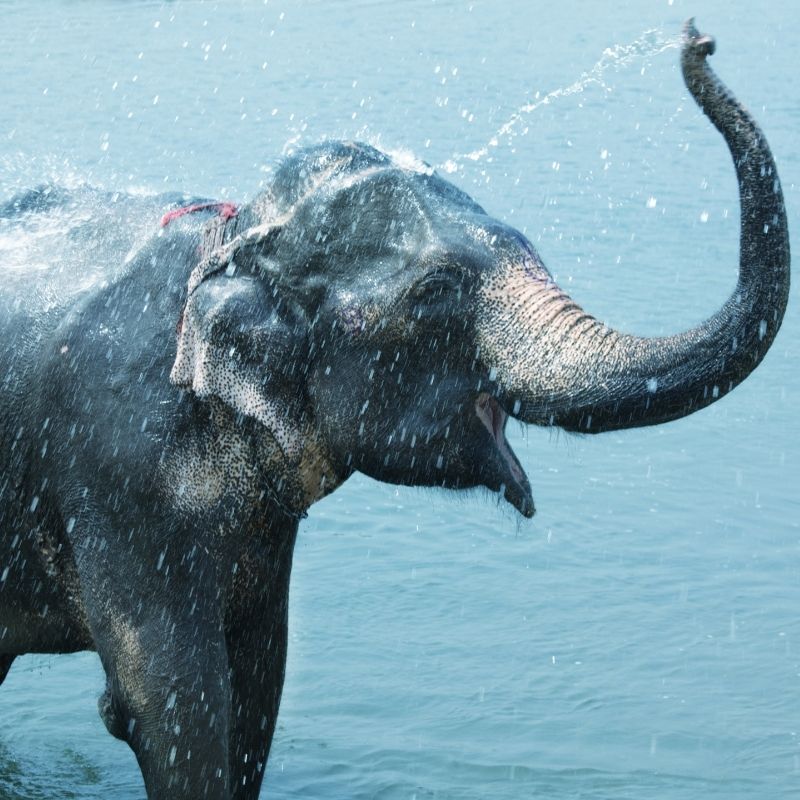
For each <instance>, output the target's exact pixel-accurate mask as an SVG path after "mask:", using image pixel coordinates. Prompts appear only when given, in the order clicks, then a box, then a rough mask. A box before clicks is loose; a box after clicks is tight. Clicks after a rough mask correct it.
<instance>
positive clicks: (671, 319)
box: [0, 0, 800, 800]
mask: <svg viewBox="0 0 800 800" xmlns="http://www.w3.org/2000/svg"><path fill="white" fill-rule="evenodd" d="M614 5H615V10H614V11H613V13H612V12H611V11H609V10H608V5H607V4H600V3H595V2H589V0H562V2H560V3H557V4H536V3H531V2H529V0H495V1H494V2H491V1H490V0H485V1H482V0H458V1H456V0H397V2H393V3H391V4H389V3H378V2H373V1H371V0H348V1H347V2H345V1H344V0H330V1H328V0H325V1H323V0H270V2H268V3H266V4H261V3H244V2H230V3H214V2H205V3H202V2H197V3H189V2H174V3H165V4H161V3H155V2H130V3H118V2H112V1H111V0H108V1H106V2H103V1H101V0H98V2H92V3H67V2H61V3H59V2H49V3H35V4H28V3H22V2H16V1H15V0H12V1H11V2H9V1H8V0H6V1H5V2H2V3H0V11H2V17H3V23H2V26H0V48H2V51H3V53H4V59H3V61H4V68H3V74H2V77H0V86H2V105H1V106H0V201H1V200H3V199H7V198H8V197H10V196H12V195H13V194H14V193H16V192H18V191H20V190H21V189H25V188H30V187H33V186H36V185H38V184H41V183H42V182H47V181H50V182H54V183H56V184H59V185H63V186H68V187H72V188H75V187H80V186H83V185H85V184H89V185H91V186H95V187H100V188H104V189H108V190H112V191H119V192H128V193H133V194H136V195H137V196H139V197H149V196H151V195H155V194H157V193H160V192H164V191H181V192H187V193H190V194H200V195H207V196H213V197H219V198H230V199H235V200H242V199H247V198H248V197H251V196H252V195H253V194H254V193H255V192H257V191H258V189H259V188H260V186H261V185H262V182H263V181H265V180H267V179H268V177H269V172H270V170H271V169H272V168H273V166H274V165H275V163H276V160H277V159H278V158H279V157H280V155H281V153H282V152H284V151H285V150H287V149H290V148H291V147H293V146H297V145H301V144H310V143H314V142H318V141H320V140H321V139H323V138H326V137H330V138H336V137H356V138H361V139H365V140H367V141H370V142H372V143H374V144H378V145H380V146H383V147H386V148H391V149H393V150H404V151H408V152H409V153H413V154H414V155H416V156H418V157H420V158H423V159H425V160H426V161H428V162H429V163H431V164H433V165H435V166H436V167H437V169H439V171H440V172H442V173H444V174H446V175H448V177H449V178H450V179H451V180H453V181H454V182H455V183H456V184H458V185H459V186H460V187H461V188H463V189H465V190H466V191H468V192H469V193H470V194H472V195H473V196H474V197H475V199H476V200H477V201H478V202H479V203H480V204H481V205H483V206H484V207H485V208H486V209H487V210H489V211H490V212H491V213H493V214H494V215H496V216H498V217H500V218H502V219H504V220H506V221H508V222H510V223H512V224H514V225H516V226H517V227H519V228H520V229H521V230H523V231H524V232H525V233H526V235H527V236H528V237H529V238H530V239H531V240H532V241H533V242H534V244H535V245H536V247H537V248H538V249H539V251H540V252H541V254H542V256H543V258H544V260H545V262H546V263H547V264H548V265H549V267H550V269H551V271H553V272H554V273H555V274H556V276H557V278H558V280H559V282H560V283H561V284H562V285H563V286H564V287H565V288H567V289H568V290H569V291H570V293H571V294H572V295H573V296H574V297H575V298H576V299H577V300H578V301H579V302H581V303H582V304H583V305H584V306H585V307H586V308H587V309H588V310H589V311H591V312H592V313H594V314H595V315H597V316H599V317H601V318H603V319H604V320H606V321H607V322H609V323H611V324H613V325H615V326H617V327H619V328H622V329H625V330H629V331H635V332H638V333H645V334H666V333H672V332H675V331H678V330H680V329H682V328H684V327H687V326H689V325H692V324H695V323H696V322H698V321H699V320H701V319H702V318H703V317H705V316H707V315H708V314H710V313H712V312H713V311H714V310H715V309H716V307H717V306H718V305H719V304H721V303H722V301H723V300H724V298H725V297H726V296H727V293H728V292H729V291H730V290H731V289H732V287H733V285H734V282H735V274H736V273H735V270H736V261H737V245H738V242H737V236H738V201H737V196H736V183H735V180H734V174H733V169H732V167H731V164H730V159H729V156H728V155H727V152H726V150H725V147H724V144H723V142H722V140H721V139H720V137H719V135H718V134H717V133H716V132H715V131H714V130H713V129H712V128H711V126H710V124H709V123H708V122H707V120H705V119H704V118H703V117H702V116H701V115H700V114H699V112H698V111H697V109H696V108H695V106H694V105H693V103H692V102H691V100H690V99H689V98H688V95H687V92H686V90H685V88H684V87H683V84H682V82H681V78H680V72H679V70H678V68H677V64H678V49H677V46H676V43H677V37H678V34H679V31H680V27H681V23H682V21H683V19H684V18H686V17H688V16H690V15H691V14H692V13H697V14H698V15H701V16H700V17H699V19H698V24H699V26H700V27H701V28H703V29H707V30H709V31H710V32H712V33H714V34H715V35H716V36H717V38H718V45H719V47H718V52H717V54H716V55H715V56H714V57H713V65H714V67H715V68H716V69H717V71H718V73H719V74H720V75H721V76H722V77H723V78H724V80H726V82H727V83H728V84H729V86H730V87H731V88H732V89H733V90H734V91H735V92H736V93H737V94H738V95H739V96H740V97H741V98H742V99H743V100H744V101H745V102H746V103H747V104H748V105H749V107H750V108H751V109H752V110H753V111H754V113H755V115H756V116H757V117H758V119H759V121H760V122H761V124H762V126H763V128H764V130H765V132H766V134H767V136H768V137H769V140H770V142H771V145H772V148H773V151H774V153H775V155H776V159H777V162H778V166H779V169H780V172H781V176H782V179H783V184H784V189H785V192H786V200H787V204H788V209H789V215H790V226H791V230H792V233H793V234H795V235H796V234H797V232H798V231H800V219H798V214H797V209H798V208H800V197H799V196H798V195H799V194H800V192H799V191H798V182H800V160H799V159H798V149H797V131H798V130H800V98H798V89H797V84H796V82H795V73H796V66H797V64H796V55H795V44H796V42H797V41H798V40H800V15H798V14H797V12H796V9H795V7H794V5H793V4H792V3H790V2H788V0H778V1H777V2H774V3H770V4H768V5H765V6H763V7H762V8H761V10H760V11H759V12H758V14H757V15H752V12H751V6H750V4H747V3H744V2H741V1H740V0H728V1H727V2H722V0H706V2H703V3H702V5H701V4H699V3H690V2H688V0H663V1H660V2H656V0H652V2H651V1H648V2H645V0H638V1H636V2H634V0H628V2H621V3H617V4H614ZM56 233H57V232H56ZM19 235H23V234H21V233H20V234H19ZM24 235H27V236H31V237H33V236H35V232H33V233H32V232H30V231H28V232H27V233H26V234H24ZM48 235H49V237H50V238H49V239H46V238H45V239H43V241H45V242H46V244H47V247H58V237H57V235H54V234H53V231H50V232H49V234H48ZM4 236H6V239H5V240H3V239H2V238H1V237H0V267H2V268H5V269H12V268H13V269H18V268H20V265H19V264H16V263H13V258H12V256H11V255H10V254H13V253H19V252H20V247H21V245H20V242H19V241H9V240H8V236H13V233H9V232H8V231H5V232H4ZM22 244H23V245H24V247H28V245H30V248H29V249H30V252H39V251H41V250H42V247H44V245H41V244H40V245H37V244H36V242H30V243H25V242H23V243H22ZM24 247H23V249H24ZM37 247H38V250H37ZM795 250H798V251H800V248H798V247H797V246H796V239H795ZM45 251H46V248H45ZM45 260H46V259H45ZM41 266H42V265H39V267H40V268H41ZM44 266H45V267H46V264H45V265H44ZM793 295H794V296H793V297H792V299H791V301H790V306H789V310H788V313H787V317H786V320H785V322H784V328H783V330H782V331H781V333H780V334H779V336H778V339H777V341H776V343H775V345H774V346H773V348H772V350H771V352H770V353H769V354H768V356H767V358H766V359H765V361H764V363H763V364H762V366H761V367H760V368H759V369H758V370H757V371H756V372H755V373H754V375H753V376H752V377H751V378H750V379H749V380H748V381H747V382H746V383H745V384H744V385H742V386H741V387H740V388H738V389H737V390H736V391H735V392H734V393H733V394H732V395H730V396H729V397H726V398H724V399H723V400H722V401H721V402H720V403H718V404H716V405H714V406H712V407H710V408H709V409H707V410H704V411H702V412H700V413H698V414H696V415H694V416H692V417H690V418H687V419H684V420H681V421H679V422H676V423H673V424H670V425H667V426H664V427H658V428H653V429H643V430H638V431H636V430H634V431H627V432H622V433H612V434H606V435H604V436H600V437H583V438H581V437H572V436H566V435H563V434H562V435H560V436H558V435H554V434H551V433H548V432H546V431H542V430H535V429H529V430H526V431H524V432H523V431H518V430H516V429H514V430H513V431H512V432H511V435H510V438H511V440H512V444H513V445H514V447H515V449H516V450H517V452H518V454H519V455H520V458H521V460H522V462H523V464H524V466H525V467H526V469H527V470H528V473H529V475H530V478H531V482H532V485H533V487H534V496H535V498H536V500H537V506H538V514H537V516H536V517H535V518H534V519H533V520H532V521H531V522H524V523H521V522H519V521H518V520H517V519H516V518H515V516H514V513H513V512H512V511H511V510H510V509H508V508H504V507H498V505H497V503H496V501H495V500H494V499H493V498H491V497H486V496H482V495H480V494H478V495H470V496H466V497H465V496H462V495H455V494H452V493H445V492H434V491H430V490H413V489H405V488H400V489H398V488H396V487H394V486H389V485H382V484H378V483H375V482H373V481H371V480H368V479H366V478H363V477H358V476H357V477H355V478H354V479H352V480H351V481H349V482H348V483H347V484H346V485H345V486H344V487H342V488H341V489H339V490H338V491H337V492H335V493H334V494H333V495H332V496H330V497H329V498H327V499H326V500H325V501H323V502H321V503H319V504H318V505H317V506H315V507H314V508H313V509H312V511H311V514H310V516H309V519H308V520H307V521H306V522H305V523H304V524H303V526H302V528H301V533H300V536H299V540H298V545H297V551H296V556H295V566H294V573H293V579H292V594H291V630H290V636H291V639H290V652H289V663H288V669H287V680H286V687H285V692H284V699H283V704H282V708H281V715H280V719H279V724H278V729H277V732H276V737H275V742H274V745H273V751H272V755H271V758H270V762H269V766H268V770H267V777H266V783H265V787H266V788H265V792H264V794H265V795H266V796H269V797H274V798H323V799H324V800H328V799H330V800H334V799H336V798H359V799H360V798H380V800H395V799H397V800H400V799H401V798H402V799H403V800H414V799H415V798H416V800H423V799H426V798H436V799H437V800H445V799H447V800H478V798H486V797H492V798H496V799H497V800H506V799H507V800H517V799H518V798H534V797H536V798H558V799H559V800H560V799H561V798H590V799H591V800H601V798H602V799H605V798H608V800H612V799H613V800H619V799H620V798H622V799H624V798H631V800H633V798H636V800H640V798H645V797H646V798H658V800H679V799H680V800H683V799H684V798H685V799H686V800H690V799H691V800H694V798H697V797H701V796H702V797H704V798H720V800H722V799H723V798H724V799H725V800H735V799H737V798H742V800H744V798H748V800H749V799H750V798H755V797H758V798H775V799H776V800H777V798H790V797H792V798H793V797H797V796H798V793H800V625H798V610H800V523H799V522H798V520H799V518H800V514H799V513H798V512H800V501H798V491H797V486H798V473H799V472H800V423H799V422H798V414H797V407H798V400H800V370H799V369H798V364H799V362H798V341H800V323H798V300H799V299H800V298H798V297H797V296H796V295H797V291H793ZM102 687H103V676H102V673H101V669H100V666H99V662H98V661H97V659H96V657H95V656H94V654H90V653H82V654H77V655H74V656H28V657H25V658H21V659H19V660H18V661H17V662H16V663H15V665H14V667H13V669H12V670H11V673H10V674H9V677H8V679H7V681H6V683H5V684H4V685H3V687H2V689H0V798H23V799H24V800H33V798H48V799H49V798H53V799H55V798H65V797H76V798H108V797H114V798H121V799H122V800H129V799H131V800H132V799H133V798H142V797H143V796H144V790H143V784H142V782H141V778H140V775H139V772H138V769H137V765H136V762H135V759H134V757H133V755H132V754H131V752H130V751H129V750H128V749H127V747H126V746H125V745H124V744H122V743H120V742H118V741H116V740H114V739H112V738H111V737H110V736H109V735H108V734H107V733H106V731H105V729H104V727H103V725H102V723H101V721H100V719H99V717H98V716H97V713H96V707H95V701H96V697H97V695H98V694H99V693H100V691H101V690H102Z"/></svg>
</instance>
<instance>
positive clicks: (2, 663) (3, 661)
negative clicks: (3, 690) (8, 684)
mask: <svg viewBox="0 0 800 800" xmlns="http://www.w3.org/2000/svg"><path fill="white" fill-rule="evenodd" d="M15 658H16V656H9V655H0V685H2V683H3V681H4V680H5V679H6V675H8V671H9V670H10V669H11V662H12V661H13V660H14V659H15Z"/></svg>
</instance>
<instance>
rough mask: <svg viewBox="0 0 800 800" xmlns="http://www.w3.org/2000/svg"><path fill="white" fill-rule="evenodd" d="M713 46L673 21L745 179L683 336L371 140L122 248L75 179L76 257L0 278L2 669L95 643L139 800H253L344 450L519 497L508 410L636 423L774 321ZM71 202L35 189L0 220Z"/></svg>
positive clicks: (566, 421)
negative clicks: (722, 290)
mask: <svg viewBox="0 0 800 800" xmlns="http://www.w3.org/2000/svg"><path fill="white" fill-rule="evenodd" d="M712 52H713V41H712V40H711V39H710V38H709V37H707V36H701V35H700V34H699V33H698V32H697V31H696V29H695V28H694V27H693V25H691V24H687V28H686V30H685V34H684V44H683V49H682V54H681V63H682V67H683V75H684V79H685V81H686V85H687V86H688V88H689V91H690V92H691V94H692V96H693V97H694V98H695V100H696V101H697V102H698V104H699V105H700V107H701V108H702V109H703V111H704V112H705V113H706V114H707V115H708V117H709V118H710V119H711V121H712V122H713V124H714V125H715V126H716V127H717V128H718V129H719V131H720V132H721V133H722V135H723V137H724V138H725V141H726V142H727V144H728V147H729V148H730V151H731V154H732V156H733V161H734V165H735V168H736V174H737V177H738V183H739V192H740V199H741V257H740V270H739V279H738V285H737V287H736V290H735V291H734V293H733V295H732V296H731V297H730V298H729V299H728V300H727V302H726V303H725V304H724V305H723V306H722V308H721V309H720V310H719V311H718V312H717V313H716V314H715V315H714V316H713V317H711V318H710V319H709V320H707V321H706V322H705V323H703V324H702V325H700V326H699V327H697V328H694V329H693V330H689V331H687V332H685V333H681V334H679V335H676V336H670V337H664V338H652V339H650V338H639V337H636V336H630V335H623V334H621V333H618V332H617V331H615V330H612V329H611V328H608V327H606V326H605V325H603V324H602V323H601V322H599V321H598V320H596V319H595V318H594V317H592V316H590V315H589V314H587V313H586V312H584V311H583V310H582V309H581V308H580V307H579V306H578V305H576V304H575V303H574V302H573V301H572V300H571V299H570V298H569V297H568V296H567V295H566V294H565V293H564V292H563V291H562V290H561V289H560V288H559V287H558V286H557V285H556V284H555V283H554V282H553V280H552V278H551V276H550V274H549V273H548V271H547V269H546V268H545V267H544V265H543V264H542V262H541V260H540V258H539V256H538V254H537V253H536V251H535V250H534V248H533V247H532V246H531V244H530V243H529V242H528V241H527V240H526V239H525V238H524V237H523V236H522V235H521V234H520V233H518V232H517V231H515V230H513V229H511V228H510V227H508V226H507V225H504V224H503V223H501V222H498V221H497V220H495V219H492V218H491V217H490V216H488V215H487V213H486V212H485V211H484V210H483V209H482V208H481V207H480V206H479V205H477V204H476V203H475V202H474V201H473V200H471V199H470V198H469V197H468V196H467V195H466V194H464V193H463V192H461V191H459V190H458V189H457V188H455V187H454V186H453V185H451V184H450V183H448V182H446V181H444V180H443V179H442V178H440V177H439V176H438V175H436V174H435V173H434V172H433V171H432V170H430V169H427V168H419V169H414V168H410V167H408V166H407V165H400V164H398V163H396V162H395V161H393V160H392V158H391V157H390V156H388V155H386V154H385V153H382V152H380V151H378V150H377V149H375V148H373V147H370V146H367V145H363V144H357V143H349V142H337V143H328V144H324V145H320V146H317V147H312V148H309V149H304V150H301V151H299V152H297V153H296V154H294V155H292V156H291V157H289V158H287V159H286V160H285V161H284V162H283V164H282V166H281V167H280V168H279V169H278V170H277V172H276V173H275V175H274V179H273V180H272V182H271V185H270V186H269V188H268V189H267V190H266V191H264V192H263V193H262V194H260V195H259V196H258V197H256V198H255V200H253V201H252V202H251V203H250V204H248V205H247V206H245V207H243V208H241V209H235V208H233V207H231V206H229V205H224V204H223V205H216V204H199V205H195V206H194V207H192V208H189V209H181V210H175V211H173V212H172V213H171V214H169V215H168V216H167V217H166V218H165V220H164V222H165V224H164V226H163V227H162V228H161V229H160V230H159V231H158V233H157V234H156V235H154V236H152V237H151V238H150V240H149V241H148V242H147V243H146V244H145V245H144V246H142V247H141V248H140V249H138V251H136V252H134V253H132V254H131V255H130V256H129V257H128V258H123V254H124V252H125V250H126V248H128V247H129V246H130V245H131V239H130V238H126V230H127V229H128V228H129V227H133V223H134V221H135V220H136V219H137V217H136V215H137V213H138V214H139V215H140V217H142V218H143V219H144V218H145V217H146V220H145V221H146V222H147V224H150V222H151V221H152V216H148V214H150V213H151V212H148V213H147V214H145V213H144V212H142V211H141V210H140V211H138V212H137V210H136V208H135V207H134V205H133V203H132V201H131V205H130V206H129V207H124V201H123V200H120V199H119V198H116V197H109V198H106V200H104V201H103V203H104V204H105V205H106V206H107V208H104V209H102V208H101V209H99V210H98V200H97V197H93V198H91V203H90V205H92V207H93V208H95V211H96V216H97V217H98V220H97V221H96V222H94V223H93V222H87V223H86V225H87V228H86V230H85V231H84V236H83V239H82V242H83V243H84V244H83V260H82V262H80V263H77V264H76V263H74V261H70V263H69V264H68V265H66V266H65V265H61V267H59V269H57V270H53V269H51V270H44V271H41V270H40V271H38V272H34V271H31V272H30V273H25V274H23V275H22V276H17V277H14V276H13V275H9V276H8V278H6V276H5V275H4V281H3V285H2V287H0V306H1V307H2V317H1V318H0V324H1V325H2V339H1V340H0V381H1V383H0V442H1V446H0V454H1V455H0V458H2V473H1V474H0V499H1V500H2V503H0V521H1V522H2V525H1V526H0V681H2V679H3V678H4V677H5V675H6V673H7V671H8V669H9V668H10V667H11V665H12V662H13V660H14V658H15V656H17V655H19V654H22V653H29V652H49V653H66V652H72V651H77V650H84V649H94V650H96V651H97V652H98V654H99V656H100V659H101V661H102V664H103V667H104V669H105V672H106V675H107V689H106V691H105V693H104V694H103V696H102V697H101V698H100V711H101V715H102V717H103V719H104V721H105V723H106V725H107V727H108V729H109V731H110V732H111V733H112V734H113V735H115V736H117V737H119V738H121V739H123V740H124V741H126V742H127V743H128V744H129V745H130V747H131V748H132V749H133V751H134V753H135V754H136V757H137V759H138V762H139V765H140V767H141V771H142V774H143V776H144V782H145V786H146V789H147V794H148V797H150V798H172V799H173V800H174V799H175V798H187V799H188V798H192V800H194V799H195V798H202V797H205V798H239V799H244V798H255V797H257V796H258V793H259V790H260V787H261V783H262V779H263V775H264V769H265V765H266V761H267V755H268V752H269V748H270V742H271V739H272V735H273V731H274V728H275V721H276V717H277V714H278V705H279V701H280V696H281V688H282V684H283V678H284V665H285V658H286V647H287V597H288V588H289V575H290V570H291V563H292V551H293V546H294V542H295V535H296V532H297V528H298V523H299V520H300V519H302V518H303V517H304V516H305V514H306V511H307V509H308V508H309V506H310V505H311V504H312V503H314V502H315V501H316V500H318V499H319V498H321V497H323V496H324V495H326V494H328V493H329V492H331V491H333V490H334V489H335V488H336V487H337V486H339V485H340V484H341V483H342V482H343V481H345V480H346V479H347V478H348V476H349V475H351V474H352V473H353V472H355V471H360V472H363V473H366V474H367V475H370V476H372V477H374V478H377V479H379V480H383V481H388V482H392V483H401V484H411V485H418V486H420V485H424V486H441V487H446V488H450V489H459V488H467V487H476V486H483V487H487V488H488V489H490V490H492V491H494V492H497V493H499V494H500V495H501V496H502V497H504V498H505V499H506V500H507V501H508V502H510V503H511V504H512V505H513V506H514V507H515V508H516V509H517V510H518V511H519V512H520V514H522V515H523V516H526V517H530V516H531V515H533V513H534V504H533V499H532V496H531V489H530V486H529V483H528V479H527V478H526V476H525V473H524V471H523V469H522V467H521V465H520V463H519V461H518V460H517V458H516V456H515V455H514V453H513V452H512V450H511V448H510V447H509V445H508V442H507V441H506V438H505V435H504V430H505V427H506V423H507V421H508V419H509V417H513V418H515V419H517V420H521V421H522V422H524V423H531V424H537V425H543V426H555V427H558V428H561V429H564V430H568V431H581V432H584V433H599V432H602V431H608V430H615V429H619V428H628V427H635V426H643V425H653V424H656V423H660V422H665V421H668V420H672V419H675V418H678V417H681V416H684V415H687V414H690V413H692V412H694V411H696V410H698V409H700V408H703V407H704V406H707V405H709V404H710V403H712V402H714V401H715V400H716V399H718V398H719V397H722V396H723V395H725V394H727V393H728V392H729V391H730V390H731V389H732V388H733V387H734V386H736V385H737V384H738V383H739V382H741V381H742V380H743V379H744V378H745V377H746V376H747V375H748V374H749V373H750V372H751V371H752V370H753V369H754V368H755V366H756V365H757V364H758V363H759V361H760V360H761V359H762V357H763V356H764V354H765V353H766V351H767V349H768V348H769V346H770V344H771V342H772V341H773V339H774V337H775V335H776V333H777V331H778V328H779V326H780V324H781V320H782V317H783V313H784V309H785V307H786V302H787V296H788V289H789V260H790V259H789V243H788V232H787V223H786V215H785V212H784V205H783V197H782V194H781V188H780V183H779V180H778V175H777V172H776V169H775V164H774V162H773V158H772V155H771V154H770V150H769V147H768V145H767V142H766V140H765V139H764V136H763V134H762V133H761V131H760V130H759V128H758V126H757V125H756V123H755V122H754V121H753V118H752V117H751V116H750V114H749V113H748V112H747V111H746V110H745V109H744V108H743V107H742V106H741V105H740V104H739V103H738V102H737V101H736V99H735V98H734V97H733V95H732V94H731V93H730V92H729V91H728V90H727V89H726V88H725V87H724V86H723V85H722V84H721V83H720V81H719V80H718V79H717V78H716V76H715V75H714V74H713V72H712V71H711V69H710V67H709V66H708V64H707V59H706V57H707V56H708V55H709V54H710V53H712ZM84 201H85V202H87V203H88V202H89V201H86V200H85V198H84V199H83V200H82V199H81V197H78V196H76V195H75V194H69V193H66V194H61V195H59V193H58V192H57V191H55V190H52V189H46V190H38V191H33V192H29V193H27V194H25V195H20V196H19V197H17V198H16V199H15V200H13V201H11V202H10V203H9V204H7V205H6V206H5V207H4V208H3V209H1V210H0V216H2V217H4V218H5V219H6V220H16V221H17V222H18V224H20V225H24V224H28V223H30V221H31V219H33V218H35V216H36V215H37V214H41V213H43V210H44V209H46V208H50V207H52V205H53V204H59V203H60V204H67V205H68V204H70V203H72V204H79V203H81V202H84ZM120 204H122V207H121V208H120ZM101 205H103V204H101ZM111 207H113V208H114V209H116V210H115V212H114V213H118V214H119V220H120V221H123V220H124V221H126V223H127V224H126V225H122V224H120V225H109V224H108V219H107V217H108V214H109V213H111V212H110V211H109V210H108V209H109V208H111ZM184 212H187V213H184ZM142 215H143V216H142ZM139 223H140V224H142V220H141V219H140V220H139Z"/></svg>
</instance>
